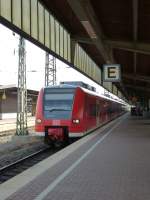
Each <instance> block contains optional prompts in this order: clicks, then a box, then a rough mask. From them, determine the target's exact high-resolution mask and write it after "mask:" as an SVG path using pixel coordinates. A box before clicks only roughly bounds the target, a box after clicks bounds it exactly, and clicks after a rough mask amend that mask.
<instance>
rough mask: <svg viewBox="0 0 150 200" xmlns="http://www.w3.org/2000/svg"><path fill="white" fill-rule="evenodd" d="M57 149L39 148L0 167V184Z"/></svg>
mask: <svg viewBox="0 0 150 200" xmlns="http://www.w3.org/2000/svg"><path fill="white" fill-rule="evenodd" d="M59 150H60V148H59V149H50V148H46V149H44V150H40V151H38V152H35V153H33V154H31V155H29V156H26V157H24V158H22V159H20V160H18V161H16V162H14V163H11V164H9V165H7V166H4V167H2V168H0V184H1V183H3V182H5V181H7V180H9V179H11V178H12V177H14V176H16V175H18V174H19V173H21V172H23V171H24V170H26V169H28V168H30V167H32V166H33V165H35V164H37V163H38V162H40V161H42V160H44V159H45V158H47V157H49V156H51V155H53V154H54V153H56V152H57V151H59Z"/></svg>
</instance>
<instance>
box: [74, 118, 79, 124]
mask: <svg viewBox="0 0 150 200" xmlns="http://www.w3.org/2000/svg"><path fill="white" fill-rule="evenodd" d="M72 122H73V123H74V124H79V123H80V120H79V119H73V120H72Z"/></svg>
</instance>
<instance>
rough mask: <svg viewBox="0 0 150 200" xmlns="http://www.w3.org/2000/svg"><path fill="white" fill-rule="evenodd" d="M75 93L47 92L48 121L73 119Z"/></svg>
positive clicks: (46, 116) (45, 96) (46, 115)
mask: <svg viewBox="0 0 150 200" xmlns="http://www.w3.org/2000/svg"><path fill="white" fill-rule="evenodd" d="M73 98H74V93H73V92H69V91H63V92H62V90H61V92H59V91H57V90H55V91H51V90H48V91H45V95H44V115H45V118H47V119H69V118H70V117H71V112H72V105H73Z"/></svg>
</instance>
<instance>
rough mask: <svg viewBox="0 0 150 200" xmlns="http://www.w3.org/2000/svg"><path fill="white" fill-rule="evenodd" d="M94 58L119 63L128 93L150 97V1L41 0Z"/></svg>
mask: <svg viewBox="0 0 150 200" xmlns="http://www.w3.org/2000/svg"><path fill="white" fill-rule="evenodd" d="M41 2H42V3H43V4H44V5H45V6H46V7H47V9H48V10H49V11H50V12H51V13H53V14H54V15H55V17H56V18H57V19H58V20H59V21H60V22H61V23H62V24H63V25H64V27H65V28H66V29H67V30H68V31H69V32H70V33H71V38H73V39H74V40H77V41H78V42H79V43H80V45H81V46H82V47H83V48H84V49H85V51H86V52H87V53H88V54H89V55H90V56H91V57H92V58H93V60H94V61H95V62H96V63H97V64H98V65H99V66H102V64H104V63H119V64H121V66H122V84H118V85H117V86H118V87H119V88H120V89H121V90H122V91H123V93H124V94H125V93H126V92H127V93H128V96H130V95H131V96H133V95H141V96H147V97H148V96H149V97H150V26H149V24H150V14H149V13H150V1H149V0H139V1H138V0H126V1H124V0H113V1H112V0H100V1H99V0H94V1H93V0H61V1H60V0H51V1H49V0H41Z"/></svg>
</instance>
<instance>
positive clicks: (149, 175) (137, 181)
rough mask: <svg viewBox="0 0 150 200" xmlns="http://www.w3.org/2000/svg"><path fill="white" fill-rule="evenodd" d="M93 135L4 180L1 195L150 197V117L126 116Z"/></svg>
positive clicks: (97, 199)
mask: <svg viewBox="0 0 150 200" xmlns="http://www.w3.org/2000/svg"><path fill="white" fill-rule="evenodd" d="M87 137H88V138H90V137H91V138H90V139H87ZM87 137H85V138H83V139H82V140H81V141H78V143H82V142H83V143H82V145H81V146H79V147H78V148H76V147H75V146H78V143H74V144H73V146H72V145H70V146H68V147H67V149H64V150H62V151H61V152H59V153H58V154H55V155H54V157H50V158H48V159H47V160H45V161H43V162H41V163H39V164H38V165H36V166H34V167H33V168H31V169H29V170H27V171H25V172H24V173H23V174H21V175H19V176H17V177H16V178H14V179H12V180H10V181H8V182H6V183H4V184H2V185H1V186H0V198H2V199H5V198H4V197H6V196H7V195H6V194H8V193H10V194H11V193H12V191H14V192H15V191H16V192H15V193H14V194H11V196H10V197H9V198H8V199H9V200H20V199H22V200H42V199H44V200H51V199H52V200H150V159H149V158H150V120H149V119H144V118H142V117H140V118H139V117H130V116H128V117H123V119H121V120H119V121H118V122H116V123H115V124H113V125H111V128H110V127H107V128H106V129H105V130H102V131H101V130H99V133H96V134H95V135H94V136H87ZM85 140H86V142H85ZM73 148H76V149H74V151H72V149H73ZM66 152H69V153H68V154H67V155H66ZM65 155H66V156H65ZM54 161H55V162H54ZM5 195H6V196H5Z"/></svg>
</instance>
